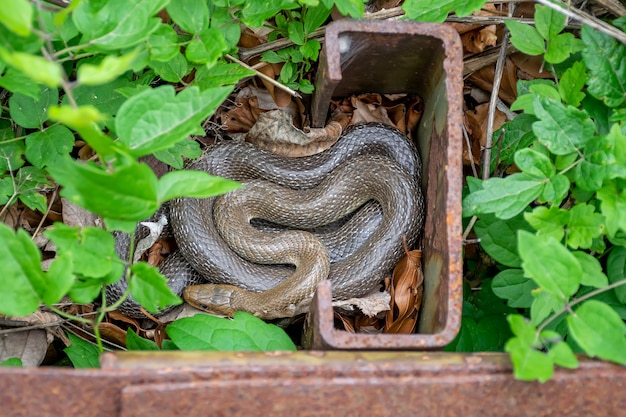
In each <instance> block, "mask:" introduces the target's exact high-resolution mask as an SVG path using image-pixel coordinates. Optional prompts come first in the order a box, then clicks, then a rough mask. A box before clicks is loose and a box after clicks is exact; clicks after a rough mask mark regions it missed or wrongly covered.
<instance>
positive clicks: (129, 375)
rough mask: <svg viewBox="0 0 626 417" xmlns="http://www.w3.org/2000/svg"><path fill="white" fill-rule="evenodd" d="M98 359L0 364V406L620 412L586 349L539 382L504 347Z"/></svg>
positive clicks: (620, 387) (32, 409) (618, 390)
mask: <svg viewBox="0 0 626 417" xmlns="http://www.w3.org/2000/svg"><path fill="white" fill-rule="evenodd" d="M102 365H103V369H101V370H72V369H58V368H31V369H24V368H0V404H1V406H0V416H17V417H21V416H37V417H58V416H63V415H71V416H74V417H79V416H90V417H109V416H110V417H117V416H124V417H129V416H150V417H165V416H167V417H170V416H175V415H181V416H186V417H194V416H207V415H211V416H228V417H239V416H241V417H244V416H245V417H249V416H257V415H271V416H277V417H280V416H289V417H292V416H294V415H299V416H320V415H328V416H342V417H343V416H359V417H363V416H382V417H384V416H394V417H402V416H415V415H420V416H422V415H423V416H437V417H447V416H463V417H474V416H476V417H478V416H485V415H494V416H505V417H506V416H520V417H531V416H532V417H537V416H554V415H567V416H570V417H579V416H580V417H582V416H585V417H595V416H620V415H624V414H625V411H624V410H626V397H624V396H623V395H622V394H623V392H624V390H625V389H626V367H621V366H617V365H612V364H608V363H602V362H597V361H592V360H589V359H582V358H581V364H580V369H578V370H565V369H557V370H556V372H555V375H554V378H553V379H552V380H550V381H548V382H546V383H544V384H540V383H537V382H523V381H517V380H515V379H514V378H513V375H512V369H511V364H510V362H509V358H508V355H505V354H468V355H466V354H455V353H441V352H344V351H334V352H333V351H329V352H320V351H299V352H293V353H286V354H285V353H282V354H276V353H271V352H268V353H262V352H249V353H233V352H159V353H153V352H128V353H118V354H116V355H113V354H106V355H105V356H104V357H103V361H102Z"/></svg>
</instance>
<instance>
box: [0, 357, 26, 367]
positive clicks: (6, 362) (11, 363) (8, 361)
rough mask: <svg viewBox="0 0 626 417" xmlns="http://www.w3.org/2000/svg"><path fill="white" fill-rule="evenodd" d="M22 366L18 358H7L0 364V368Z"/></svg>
mask: <svg viewBox="0 0 626 417" xmlns="http://www.w3.org/2000/svg"><path fill="white" fill-rule="evenodd" d="M22 365H23V364H22V360H21V359H20V358H9V359H5V360H3V361H2V362H0V366H15V367H21V366H22Z"/></svg>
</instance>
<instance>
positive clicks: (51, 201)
mask: <svg viewBox="0 0 626 417" xmlns="http://www.w3.org/2000/svg"><path fill="white" fill-rule="evenodd" d="M58 190H59V187H57V188H55V189H54V193H52V198H50V203H48V208H47V209H46V212H45V213H44V214H43V216H42V217H41V221H40V222H39V224H38V225H37V228H36V229H35V232H34V233H33V236H32V237H31V238H30V239H31V240H35V237H36V236H37V234H38V233H39V231H40V230H41V226H43V222H45V221H46V218H47V217H48V214H49V213H50V210H51V209H52V205H53V204H54V199H55V198H57V191H58Z"/></svg>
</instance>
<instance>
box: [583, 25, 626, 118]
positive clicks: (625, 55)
mask: <svg viewBox="0 0 626 417" xmlns="http://www.w3.org/2000/svg"><path fill="white" fill-rule="evenodd" d="M581 39H582V41H583V43H584V44H585V47H584V49H583V51H582V55H583V59H584V61H585V64H586V65H587V68H588V69H589V79H588V91H589V93H591V94H592V95H593V96H594V97H596V98H598V99H600V100H602V101H604V102H605V103H606V105H607V106H609V107H617V106H619V105H620V104H622V103H623V102H624V99H626V46H625V45H624V44H622V43H620V42H617V41H616V40H615V39H613V38H612V37H611V36H609V35H605V34H604V33H601V32H599V31H596V30H594V29H591V28H590V27H589V26H583V28H582V29H581Z"/></svg>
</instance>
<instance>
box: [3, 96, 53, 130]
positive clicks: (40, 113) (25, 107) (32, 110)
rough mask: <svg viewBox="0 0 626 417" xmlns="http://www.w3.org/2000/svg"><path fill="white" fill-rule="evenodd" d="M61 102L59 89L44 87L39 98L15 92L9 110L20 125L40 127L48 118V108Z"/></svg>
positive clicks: (10, 99) (10, 100)
mask: <svg viewBox="0 0 626 417" xmlns="http://www.w3.org/2000/svg"><path fill="white" fill-rule="evenodd" d="M58 102H59V90H57V89H56V88H49V87H46V88H43V89H42V90H41V91H40V93H39V97H38V98H37V99H33V98H31V97H28V96H25V95H22V94H19V93H18V94H13V95H12V96H11V98H9V112H10V114H11V118H12V119H13V120H14V121H15V123H17V124H18V125H20V126H22V127H26V128H33V129H39V128H40V127H41V126H43V124H44V122H45V121H46V120H48V108H49V107H50V106H53V105H56V104H57V103H58Z"/></svg>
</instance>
